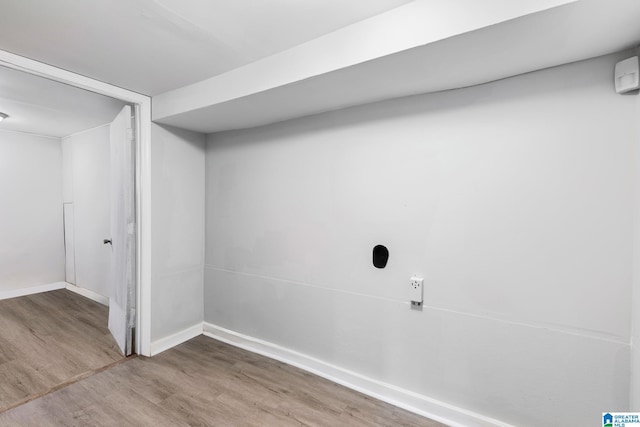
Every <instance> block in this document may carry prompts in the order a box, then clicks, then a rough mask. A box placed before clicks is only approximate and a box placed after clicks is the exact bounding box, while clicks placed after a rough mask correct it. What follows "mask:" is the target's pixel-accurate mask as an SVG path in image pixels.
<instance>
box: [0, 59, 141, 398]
mask: <svg viewBox="0 0 640 427" xmlns="http://www.w3.org/2000/svg"><path fill="white" fill-rule="evenodd" d="M0 111H2V112H6V114H4V121H3V122H2V123H0V163H1V164H0V198H2V199H3V208H2V209H1V210H0V235H2V236H3V239H2V240H1V241H0V266H1V268H0V377H1V378H2V379H3V380H2V381H0V383H1V384H2V385H0V410H4V409H7V408H10V407H12V405H14V404H17V403H20V402H24V399H30V398H33V397H34V396H38V395H39V394H40V393H46V392H48V391H50V390H51V389H52V388H56V387H59V386H61V385H63V384H66V383H67V382H68V381H73V380H75V379H77V378H78V377H79V376H83V375H88V374H90V373H92V372H95V370H97V369H103V368H105V367H106V366H109V365H110V364H112V363H116V362H118V361H119V360H121V359H122V358H123V357H125V356H128V355H130V354H132V352H134V345H133V338H134V330H135V329H134V328H135V325H136V322H135V301H136V298H135V290H136V286H135V285H136V283H135V277H136V274H135V267H136V259H135V255H136V250H135V249H136V237H135V236H136V234H135V233H136V230H137V228H136V223H135V218H136V215H135V196H134V195H135V193H134V191H135V147H136V144H135V132H134V127H133V126H134V124H135V122H136V120H135V117H134V116H132V114H133V111H132V108H131V106H130V105H128V104H126V103H124V102H122V101H120V100H115V99H111V98H108V97H106V96H103V95H96V94H94V93H91V92H87V91H86V90H84V89H78V88H75V87H71V86H68V85H64V84H60V83H58V82H53V81H50V80H47V79H44V78H42V77H39V76H34V75H32V74H28V73H24V72H22V71H19V70H15V69H11V68H6V67H2V66H0ZM105 122H106V123H105ZM107 242H108V243H107ZM105 243H107V244H105ZM69 290H70V291H72V292H70V291H69ZM78 294H79V295H78ZM87 297H88V298H87ZM96 302H97V303H96ZM101 304H103V305H101Z"/></svg>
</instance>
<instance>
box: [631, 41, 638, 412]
mask: <svg viewBox="0 0 640 427" xmlns="http://www.w3.org/2000/svg"><path fill="white" fill-rule="evenodd" d="M637 53H640V52H638V51H636V54H637ZM635 98H636V113H635V123H636V132H637V133H636V151H635V153H634V158H635V159H640V98H639V97H637V96H636V97H635ZM634 184H635V191H636V194H635V201H636V205H635V211H634V217H633V218H634V220H635V227H634V254H633V261H634V267H635V268H634V276H633V279H634V280H633V292H632V294H633V295H632V300H631V312H632V324H631V343H632V352H631V408H630V409H631V410H632V411H640V169H636V175H635V182H634Z"/></svg>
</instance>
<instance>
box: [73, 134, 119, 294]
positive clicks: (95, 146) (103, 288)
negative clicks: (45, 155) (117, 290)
mask: <svg viewBox="0 0 640 427" xmlns="http://www.w3.org/2000/svg"><path fill="white" fill-rule="evenodd" d="M62 152H63V162H64V163H63V168H64V172H63V195H64V202H65V206H66V207H67V211H69V210H70V209H72V210H73V216H74V220H73V221H72V222H71V224H72V225H73V231H72V233H69V229H68V228H67V237H68V238H67V249H69V245H73V249H74V250H73V252H74V253H75V256H74V266H75V278H72V277H67V279H68V280H69V281H70V282H71V283H73V284H75V285H76V286H78V287H81V288H85V289H89V290H91V291H93V292H95V293H97V294H99V295H102V296H104V297H109V296H110V295H112V292H111V291H110V287H111V285H110V283H109V275H110V270H109V269H110V262H111V254H110V251H111V247H110V246H109V245H104V244H103V239H105V238H109V237H110V235H111V228H110V222H109V221H110V206H111V205H110V196H111V193H110V184H111V181H110V176H111V175H110V174H111V172H110V164H111V163H110V157H111V151H110V142H109V124H106V125H104V126H100V127H97V128H94V129H90V130H87V131H85V132H81V133H77V134H74V135H71V136H68V137H66V138H63V140H62ZM70 206H71V208H70ZM69 225H70V224H69V221H67V227H68V226H69ZM69 237H72V238H73V241H72V242H71V241H69V240H70V239H69ZM67 266H69V262H67ZM73 279H75V280H73Z"/></svg>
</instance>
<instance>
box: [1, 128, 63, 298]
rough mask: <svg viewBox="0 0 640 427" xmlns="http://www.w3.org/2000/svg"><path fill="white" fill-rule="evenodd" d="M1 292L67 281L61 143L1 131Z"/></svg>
mask: <svg viewBox="0 0 640 427" xmlns="http://www.w3.org/2000/svg"><path fill="white" fill-rule="evenodd" d="M0 200H1V202H0V204H1V206H2V207H1V208H0V292H2V291H14V290H18V289H24V288H29V287H35V286H39V285H45V284H49V283H54V282H60V281H63V280H64V245H63V239H62V236H63V231H62V155H61V148H60V140H59V139H58V138H48V137H40V136H35V135H27V134H20V133H14V132H6V131H0Z"/></svg>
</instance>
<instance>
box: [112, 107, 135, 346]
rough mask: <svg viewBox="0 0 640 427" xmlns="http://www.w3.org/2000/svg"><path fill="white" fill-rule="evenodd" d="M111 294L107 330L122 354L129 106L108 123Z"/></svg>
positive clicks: (127, 269) (128, 282) (131, 227)
mask: <svg viewBox="0 0 640 427" xmlns="http://www.w3.org/2000/svg"><path fill="white" fill-rule="evenodd" d="M110 144H111V236H110V238H108V239H105V242H106V243H108V240H110V241H111V242H110V243H111V271H110V281H111V287H110V288H111V295H110V296H109V330H110V331H111V334H113V337H114V338H115V340H116V342H117V343H118V346H119V347H120V350H121V351H122V353H123V354H124V355H125V356H129V355H130V354H131V352H132V342H133V325H134V322H135V314H134V310H135V306H134V304H135V298H134V290H135V286H134V277H135V258H134V257H135V241H136V240H135V234H134V233H135V228H136V227H135V203H134V197H135V195H134V147H135V143H134V137H133V128H132V125H131V107H129V106H126V107H124V108H123V109H122V111H120V113H119V114H118V116H117V117H116V118H115V120H114V121H113V122H112V123H111V135H110Z"/></svg>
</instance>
